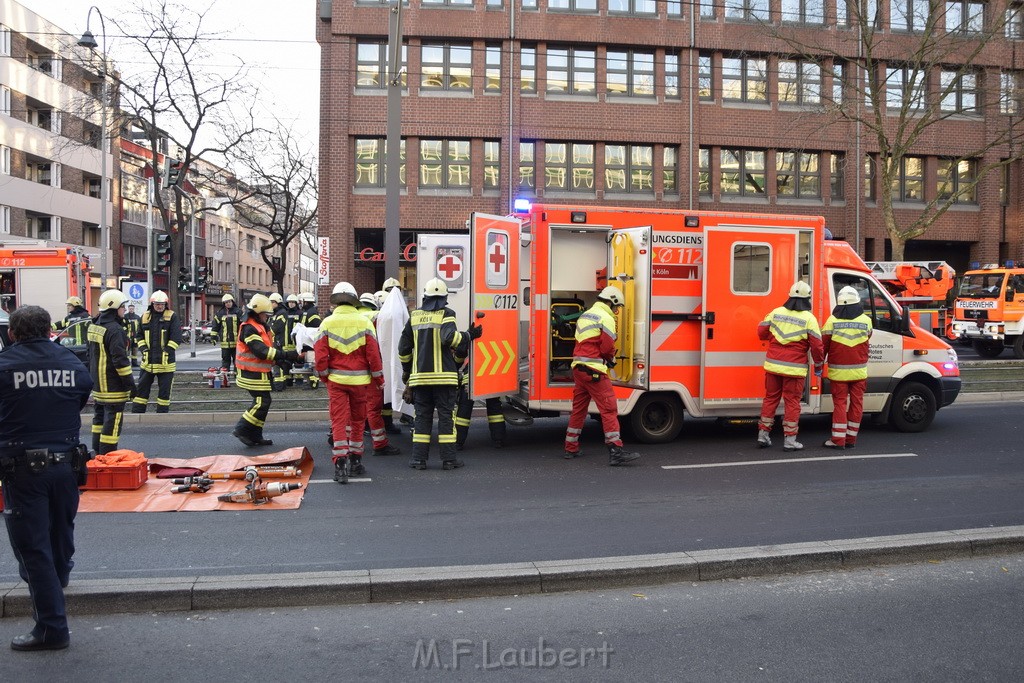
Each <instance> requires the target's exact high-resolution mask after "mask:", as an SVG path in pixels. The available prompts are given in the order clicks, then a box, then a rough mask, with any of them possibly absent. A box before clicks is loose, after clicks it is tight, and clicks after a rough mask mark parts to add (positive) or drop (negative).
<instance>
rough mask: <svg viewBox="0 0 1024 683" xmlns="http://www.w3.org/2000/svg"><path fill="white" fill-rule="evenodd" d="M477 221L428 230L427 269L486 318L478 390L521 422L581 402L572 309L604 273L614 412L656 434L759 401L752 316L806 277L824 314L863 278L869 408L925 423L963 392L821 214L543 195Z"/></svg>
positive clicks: (806, 408)
mask: <svg viewBox="0 0 1024 683" xmlns="http://www.w3.org/2000/svg"><path fill="white" fill-rule="evenodd" d="M468 227H469V235H468V236H457V235H433V236H428V235H422V236H420V240H419V244H418V249H417V268H418V272H417V277H418V278H419V281H420V282H425V281H426V279H429V278H431V277H435V276H436V277H440V278H441V279H443V280H445V281H446V282H447V283H449V289H450V291H451V294H450V296H449V305H450V306H451V307H453V308H454V310H456V313H457V316H458V317H459V318H460V320H459V324H460V327H462V326H463V325H466V324H468V323H469V321H470V320H472V321H473V322H476V323H479V324H481V325H482V326H483V336H482V337H481V338H480V339H478V340H476V341H475V342H474V344H473V348H472V352H471V355H470V370H469V371H470V373H471V376H470V391H471V395H472V396H473V398H474V399H482V398H489V397H492V396H501V397H504V399H505V402H506V408H507V410H506V419H507V420H508V421H509V422H512V423H514V424H529V423H530V422H531V421H532V419H533V418H535V417H549V416H556V415H561V414H564V413H568V412H569V411H570V410H571V402H572V392H573V382H572V375H571V371H570V367H571V363H572V350H573V345H574V334H575V321H576V318H577V317H578V316H579V314H580V313H582V312H583V311H585V310H586V309H587V308H589V307H590V306H591V305H592V304H593V303H594V301H595V300H596V297H597V292H599V291H600V290H601V289H602V288H603V287H605V286H606V285H615V286H617V287H619V288H620V289H621V290H622V291H623V293H624V294H625V298H626V306H625V307H624V311H623V313H622V314H620V319H619V324H618V340H617V352H618V354H619V356H618V358H616V364H615V366H614V367H613V368H612V369H611V373H610V374H611V376H612V379H613V384H614V385H615V391H616V396H617V398H618V409H619V415H620V419H621V420H622V421H623V422H624V423H626V424H628V425H629V427H630V428H631V431H632V433H633V435H634V436H635V438H637V439H638V440H639V441H642V442H645V443H664V442H668V441H671V440H673V439H675V438H676V436H677V435H678V434H679V432H680V430H681V429H682V426H683V419H684V416H685V415H690V416H691V417H696V418H754V417H756V416H758V415H759V413H760V408H761V399H762V397H763V395H764V370H763V369H762V367H763V363H764V358H765V350H766V342H762V341H761V340H760V339H758V336H757V325H758V323H759V322H761V320H762V319H763V318H764V316H765V315H766V314H767V313H768V312H769V311H771V310H772V309H774V308H776V307H777V306H780V305H781V304H782V303H784V302H785V300H786V298H787V296H788V294H787V293H788V291H789V288H790V287H791V286H792V284H793V283H794V282H795V281H796V280H803V281H805V282H807V283H808V284H810V285H811V288H812V293H813V294H812V302H813V307H814V308H813V310H814V312H815V315H816V317H817V318H818V320H819V321H820V322H821V323H824V321H825V319H826V318H827V317H828V315H829V313H830V311H831V310H832V308H833V307H834V306H835V299H836V292H838V291H839V290H840V289H841V288H843V287H845V286H848V285H849V286H852V287H854V288H855V289H856V290H857V291H858V292H859V293H860V295H861V301H862V302H863V304H864V309H865V312H866V313H867V314H868V315H869V316H870V317H871V318H872V321H873V323H874V331H873V333H872V337H871V351H870V364H869V377H868V385H867V391H866V393H865V397H864V407H865V412H866V413H871V414H876V415H877V416H878V417H879V418H881V419H884V420H888V421H889V422H890V423H891V424H892V425H893V426H894V427H895V428H896V429H898V430H900V431H906V432H917V431H922V430H924V429H926V428H927V427H928V426H929V425H930V424H931V422H932V420H933V419H934V417H935V413H936V411H937V410H938V409H939V408H940V407H944V406H948V405H950V404H951V403H952V402H953V401H954V400H955V399H956V396H957V394H958V393H959V391H960V371H959V366H958V364H957V355H956V352H955V351H954V350H953V349H952V348H951V347H950V346H949V345H948V344H947V343H945V342H944V341H943V340H941V339H939V338H938V337H936V336H934V335H933V334H931V333H930V332H928V331H926V330H923V329H921V328H920V327H918V326H917V325H916V324H915V323H914V322H913V321H912V320H911V318H910V317H909V316H908V315H907V314H906V313H905V311H904V309H903V308H902V307H901V306H900V305H899V304H898V303H897V302H896V301H895V300H894V299H893V298H892V296H890V295H889V293H888V292H887V291H886V289H885V288H884V287H883V286H882V285H881V284H880V283H879V282H878V281H877V280H876V279H875V278H873V277H872V275H871V270H870V269H869V268H868V267H867V266H866V265H865V263H864V261H862V260H861V259H860V257H859V256H858V255H857V253H856V252H855V251H854V250H853V249H852V248H851V247H850V245H849V244H847V243H846V242H842V241H838V240H831V239H826V230H825V224H824V219H823V218H820V217H808V216H785V215H769V214H749V213H712V212H701V211H683V210H668V209H666V210H652V209H630V208H611V207H591V206H552V205H538V204H534V205H530V206H525V207H522V208H521V210H520V211H518V212H517V214H515V215H513V216H505V217H502V216H492V215H485V214H473V216H472V218H471V219H470V221H468ZM802 411H803V412H804V413H830V412H831V411H832V400H831V397H830V392H829V382H828V380H827V379H822V378H818V377H815V376H814V375H813V374H811V373H809V376H808V382H807V384H806V389H805V393H804V396H803V400H802ZM591 412H596V409H595V408H594V406H593V405H592V406H591Z"/></svg>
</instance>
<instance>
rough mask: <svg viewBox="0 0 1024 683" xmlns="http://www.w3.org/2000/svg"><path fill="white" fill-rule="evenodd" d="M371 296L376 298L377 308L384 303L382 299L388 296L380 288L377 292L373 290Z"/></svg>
mask: <svg viewBox="0 0 1024 683" xmlns="http://www.w3.org/2000/svg"><path fill="white" fill-rule="evenodd" d="M373 298H374V299H376V300H377V308H380V307H381V306H383V305H384V300H385V299H387V298H388V293H387V292H385V291H384V290H383V289H382V290H380V291H379V292H374V293H373Z"/></svg>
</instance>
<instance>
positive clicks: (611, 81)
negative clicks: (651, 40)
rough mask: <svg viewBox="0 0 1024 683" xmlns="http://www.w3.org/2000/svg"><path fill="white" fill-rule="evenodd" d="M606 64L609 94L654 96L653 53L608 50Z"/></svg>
mask: <svg viewBox="0 0 1024 683" xmlns="http://www.w3.org/2000/svg"><path fill="white" fill-rule="evenodd" d="M607 64H608V75H607V81H608V94H609V95H613V96H616V95H627V96H630V97H653V96H654V53H652V52H619V51H617V50H609V51H608V56H607Z"/></svg>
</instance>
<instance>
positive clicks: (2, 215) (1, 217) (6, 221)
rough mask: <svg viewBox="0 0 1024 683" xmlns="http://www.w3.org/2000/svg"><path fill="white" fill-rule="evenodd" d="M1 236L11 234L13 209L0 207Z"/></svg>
mask: <svg viewBox="0 0 1024 683" xmlns="http://www.w3.org/2000/svg"><path fill="white" fill-rule="evenodd" d="M0 234H4V235H10V234H11V207H9V206H0Z"/></svg>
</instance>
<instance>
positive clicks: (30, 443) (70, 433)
mask: <svg viewBox="0 0 1024 683" xmlns="http://www.w3.org/2000/svg"><path fill="white" fill-rule="evenodd" d="M49 331H50V315H49V314H48V313H47V312H46V311H45V310H44V309H42V308H40V307H39V306H23V307H21V308H20V309H18V310H16V311H15V312H14V313H12V314H11V319H10V336H11V338H12V340H13V341H14V342H15V343H14V344H13V345H11V346H9V347H8V348H6V349H4V350H3V351H2V352H0V480H2V481H3V491H4V504H5V506H6V508H7V509H6V510H5V512H4V520H5V521H6V523H7V535H8V537H9V538H10V541H11V548H13V550H14V556H15V557H16V558H17V559H18V570H19V572H20V574H21V577H22V578H23V579H24V580H25V581H26V582H27V583H28V586H29V594H30V595H31V597H32V615H33V618H34V619H35V627H34V628H33V629H32V631H31V632H30V633H27V634H25V635H21V636H18V637H16V638H14V640H12V641H11V648H12V649H14V650H59V649H62V648H65V647H67V646H68V643H69V631H68V621H67V614H66V611H65V606H64V591H63V587H64V586H67V584H68V579H69V577H70V575H71V568H72V567H73V566H74V562H73V561H72V559H71V557H72V555H74V552H75V543H74V522H75V514H76V513H77V512H78V484H79V480H78V476H79V474H78V473H81V474H82V475H83V476H84V468H85V461H86V459H87V458H88V451H87V450H85V448H84V447H83V446H80V445H79V443H78V433H79V431H80V430H81V427H82V417H81V411H82V408H84V407H85V402H86V400H87V399H88V398H89V391H90V390H91V389H92V379H91V378H90V377H89V372H88V370H87V369H86V367H85V366H84V365H83V364H82V362H81V361H80V360H78V358H76V357H75V354H73V353H72V352H71V351H69V350H68V349H66V348H64V347H62V346H60V345H59V344H53V343H51V342H50V341H49ZM76 470H77V472H76Z"/></svg>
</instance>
